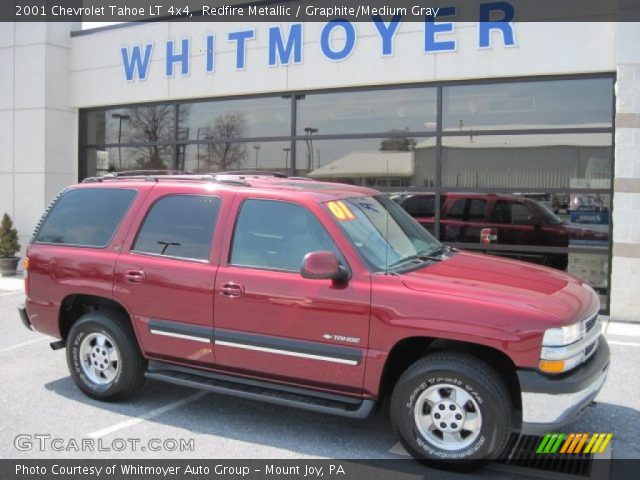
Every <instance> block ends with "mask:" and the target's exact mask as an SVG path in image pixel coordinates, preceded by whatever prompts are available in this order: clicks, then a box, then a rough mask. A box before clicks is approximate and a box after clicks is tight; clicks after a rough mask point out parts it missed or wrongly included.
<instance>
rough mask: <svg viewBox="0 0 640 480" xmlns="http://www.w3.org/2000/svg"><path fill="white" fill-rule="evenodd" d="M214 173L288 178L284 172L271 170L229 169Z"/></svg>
mask: <svg viewBox="0 0 640 480" xmlns="http://www.w3.org/2000/svg"><path fill="white" fill-rule="evenodd" d="M215 175H228V176H230V177H231V176H234V177H275V178H288V175H287V174H286V173H281V172H274V171H271V170H231V171H228V172H216V173H215Z"/></svg>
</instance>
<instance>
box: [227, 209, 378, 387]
mask: <svg viewBox="0 0 640 480" xmlns="http://www.w3.org/2000/svg"><path fill="white" fill-rule="evenodd" d="M239 203H240V205H238V210H239V213H238V216H237V220H236V224H235V229H234V231H233V236H232V238H230V239H229V244H230V248H229V253H228V255H227V258H225V259H221V263H220V269H219V271H218V275H217V280H216V300H215V346H216V361H217V362H218V364H219V365H221V366H224V367H226V368H228V369H232V370H234V371H238V372H241V373H247V374H250V375H251V374H252V375H259V376H267V377H271V378H273V379H276V380H278V379H280V380H284V381H291V382H294V383H305V384H312V385H317V386H319V387H323V386H324V387H327V388H330V389H331V388H332V387H338V388H337V389H336V390H342V391H345V390H352V391H353V392H358V391H359V390H360V389H361V387H362V383H363V378H364V365H365V362H364V360H365V352H366V348H367V344H368V332H369V312H370V291H371V284H370V279H369V276H368V275H364V274H363V273H362V272H360V273H356V272H353V275H352V278H351V279H350V280H349V281H348V282H347V283H344V284H336V283H334V282H332V281H331V280H311V279H306V278H302V276H301V275H300V267H301V265H302V260H303V258H304V256H305V255H306V254H307V253H309V252H312V251H318V250H330V251H333V252H334V253H336V254H337V255H338V257H339V258H341V259H342V260H341V261H342V262H343V264H344V263H345V260H344V257H343V256H342V255H341V252H340V251H339V250H338V248H337V247H336V244H335V243H334V241H333V240H332V237H331V236H330V234H329V233H328V231H327V229H326V228H325V227H326V226H327V225H326V224H323V223H322V222H321V221H320V219H319V217H318V216H316V215H315V214H314V213H313V212H312V211H310V210H309V209H308V208H307V207H306V206H303V205H300V204H296V203H293V202H288V201H282V200H277V199H269V198H249V199H245V200H244V201H242V202H239ZM318 208H320V207H318ZM325 220H326V218H325ZM333 228H336V226H335V225H333ZM230 233H231V232H230ZM345 266H347V265H345Z"/></svg>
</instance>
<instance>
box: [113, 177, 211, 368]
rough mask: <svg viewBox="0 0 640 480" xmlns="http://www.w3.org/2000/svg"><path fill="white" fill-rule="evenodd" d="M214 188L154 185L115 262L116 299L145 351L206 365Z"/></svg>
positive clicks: (156, 356)
mask: <svg viewBox="0 0 640 480" xmlns="http://www.w3.org/2000/svg"><path fill="white" fill-rule="evenodd" d="M222 207H223V199H222V198H221V197H220V196H217V195H215V194H203V193H202V192H201V191H196V190H194V191H193V192H192V193H174V192H172V191H171V190H170V189H167V188H166V187H165V186H163V185H158V186H156V187H155V189H154V190H153V191H152V193H151V195H149V198H148V199H147V202H146V205H145V208H143V209H142V211H141V213H140V216H139V218H138V219H137V223H136V226H135V227H134V228H132V230H131V232H130V234H129V238H128V240H127V243H126V245H125V248H124V249H123V251H122V253H121V254H120V256H119V257H118V261H117V265H116V274H115V283H114V298H115V299H116V300H117V301H119V302H121V303H122V304H124V305H125V306H126V307H127V309H128V310H129V311H130V312H131V313H132V315H133V321H134V326H135V329H136V333H137V335H138V338H139V339H140V341H141V344H142V346H143V348H144V351H145V352H146V354H147V355H149V356H151V357H154V358H158V359H168V360H179V361H182V362H186V363H190V364H194V365H212V364H213V363H214V362H215V356H214V352H213V344H212V339H213V291H214V285H215V276H216V269H217V256H216V255H215V253H214V252H215V251H217V250H216V249H215V248H212V245H213V243H214V239H215V238H216V231H217V228H216V227H217V225H218V224H220V222H221V221H222V218H221V217H222V215H221V211H223V210H222Z"/></svg>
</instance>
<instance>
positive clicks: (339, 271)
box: [300, 251, 349, 282]
mask: <svg viewBox="0 0 640 480" xmlns="http://www.w3.org/2000/svg"><path fill="white" fill-rule="evenodd" d="M300 275H302V277H303V278H309V279H313V280H333V281H336V282H344V281H345V280H347V279H348V278H349V273H348V272H347V270H346V269H345V268H344V267H341V266H340V263H339V262H338V257H336V255H335V253H333V252H328V251H319V252H309V253H307V254H306V255H305V257H304V259H303V260H302V267H301V268H300Z"/></svg>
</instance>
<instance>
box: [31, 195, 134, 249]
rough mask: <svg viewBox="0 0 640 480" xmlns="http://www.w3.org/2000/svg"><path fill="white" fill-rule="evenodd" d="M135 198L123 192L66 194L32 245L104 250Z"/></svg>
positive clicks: (52, 211) (50, 214) (45, 221)
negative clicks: (56, 245) (101, 248)
mask: <svg viewBox="0 0 640 480" xmlns="http://www.w3.org/2000/svg"><path fill="white" fill-rule="evenodd" d="M135 195H136V191H135V190H125V189H106V188H86V189H75V190H69V191H68V192H67V193H65V194H63V195H62V196H61V197H60V199H59V200H58V201H57V203H56V204H55V206H54V207H53V209H52V210H51V212H50V213H49V215H48V216H47V218H46V219H45V220H44V222H43V224H42V226H41V227H40V229H39V230H38V232H37V234H36V238H35V241H36V242H38V243H57V244H61V245H78V246H83V247H106V246H107V245H108V244H109V242H110V241H111V238H112V237H113V234H114V233H115V231H116V228H117V227H118V225H119V224H120V222H121V221H122V217H124V214H125V212H126V211H127V210H128V209H129V206H130V205H131V202H132V200H133V198H134V197H135Z"/></svg>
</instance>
